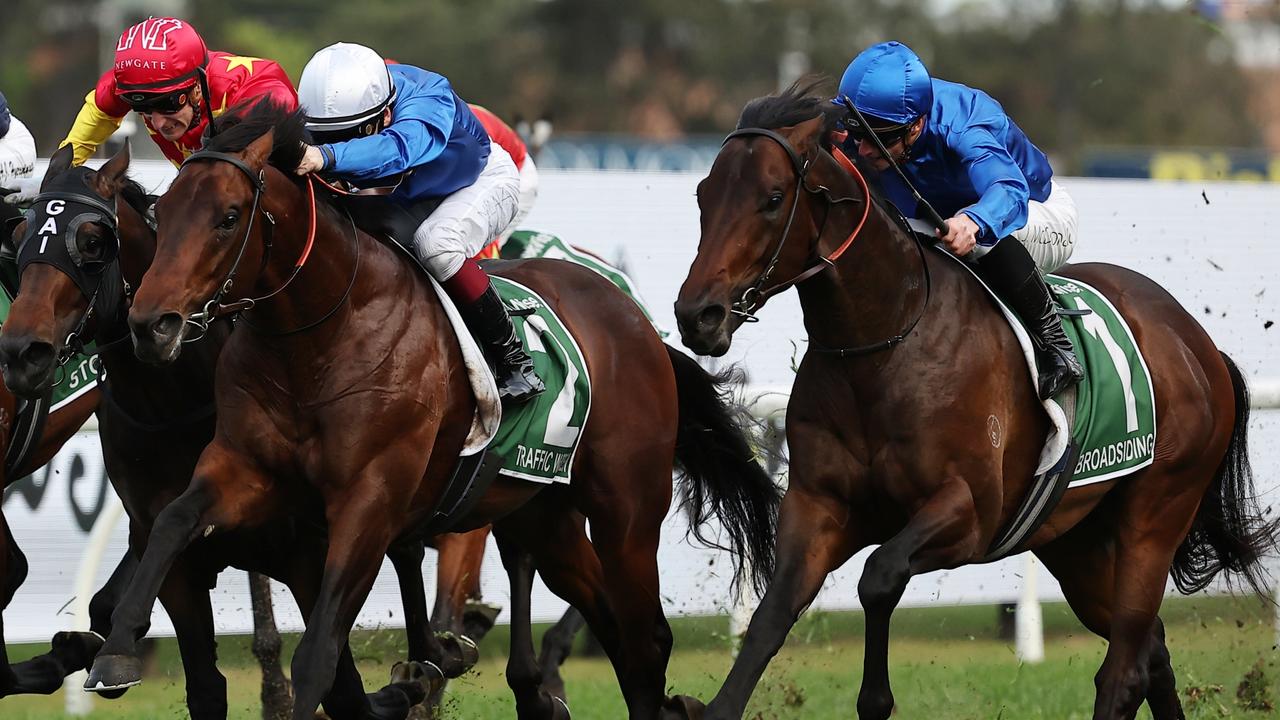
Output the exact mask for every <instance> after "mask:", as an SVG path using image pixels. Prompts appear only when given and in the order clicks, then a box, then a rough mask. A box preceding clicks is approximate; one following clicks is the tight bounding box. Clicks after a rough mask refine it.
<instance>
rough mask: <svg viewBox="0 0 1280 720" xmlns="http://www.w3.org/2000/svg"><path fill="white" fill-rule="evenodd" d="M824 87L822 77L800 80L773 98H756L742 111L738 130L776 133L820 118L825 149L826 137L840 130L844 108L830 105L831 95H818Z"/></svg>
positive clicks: (826, 145) (772, 96) (826, 144)
mask: <svg viewBox="0 0 1280 720" xmlns="http://www.w3.org/2000/svg"><path fill="white" fill-rule="evenodd" d="M826 85H827V79H826V78H825V77H821V76H818V77H808V78H801V79H800V80H797V81H795V82H794V83H792V84H791V87H788V88H787V89H786V90H783V91H782V92H780V93H778V94H776V95H766V96H764V97H759V98H756V99H755V100H752V101H751V102H749V103H747V106H746V107H745V108H743V109H742V115H741V116H740V117H739V118H738V129H739V130H741V129H742V128H748V127H757V128H767V129H769V130H776V129H778V128H782V127H789V126H791V125H798V124H800V123H802V122H805V121H806V120H812V119H814V118H816V117H818V116H822V118H823V120H822V135H823V147H828V143H827V139H826V136H827V134H828V133H830V132H831V131H832V130H835V129H837V128H838V127H839V125H840V120H841V119H842V118H843V117H844V113H845V109H844V108H843V107H840V106H839V105H833V104H832V103H831V96H830V95H829V94H827V93H823V92H820V89H821V88H822V87H824V86H826Z"/></svg>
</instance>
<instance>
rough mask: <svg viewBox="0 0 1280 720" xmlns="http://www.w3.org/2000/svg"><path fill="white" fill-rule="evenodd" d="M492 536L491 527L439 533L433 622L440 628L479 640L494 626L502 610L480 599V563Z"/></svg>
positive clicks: (437, 538)
mask: <svg viewBox="0 0 1280 720" xmlns="http://www.w3.org/2000/svg"><path fill="white" fill-rule="evenodd" d="M488 538H489V528H487V527H483V528H478V529H476V530H472V531H471V532H465V533H445V534H444V535H439V536H437V537H436V549H437V550H438V551H439V552H440V559H439V570H438V574H437V575H436V605H435V609H434V610H433V611H432V613H431V626H432V627H434V628H435V629H436V631H437V632H454V633H462V634H464V635H466V636H467V637H469V638H471V639H472V640H474V641H476V642H479V641H480V639H481V638H483V637H484V636H485V633H487V632H489V630H490V629H492V628H493V621H494V619H495V618H496V617H497V615H498V612H499V611H500V610H499V608H497V607H495V606H493V605H488V604H486V603H483V602H481V600H480V566H481V564H482V563H483V562H484V548H485V543H486V541H487V540H488Z"/></svg>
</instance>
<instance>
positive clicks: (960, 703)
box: [0, 598, 1280, 720]
mask: <svg viewBox="0 0 1280 720" xmlns="http://www.w3.org/2000/svg"><path fill="white" fill-rule="evenodd" d="M996 615H997V611H996V609H994V608H992V607H965V608H921V609H904V610H900V611H898V613H896V614H895V616H894V624H893V643H892V647H891V668H890V672H891V677H892V680H893V687H894V692H895V695H896V697H897V699H898V710H897V714H896V715H895V718H896V719H898V720H912V719H913V718H920V719H922V720H941V719H942V718H947V719H948V720H951V719H963V718H981V719H984V720H986V719H989V718H1003V719H1013V718H1018V719H1022V718H1028V719H1035V718H1044V719H1046V720H1047V719H1052V720H1068V719H1070V718H1088V717H1091V715H1092V712H1091V710H1092V703H1093V674H1094V673H1095V672H1096V671H1097V668H1098V665H1099V664H1100V663H1101V661H1102V656H1103V653H1104V652H1105V650H1106V646H1105V644H1104V643H1103V642H1102V641H1101V640H1099V639H1097V638H1095V637H1093V636H1092V635H1090V634H1089V633H1087V632H1086V631H1084V630H1083V629H1082V628H1081V627H1080V625H1079V624H1078V623H1077V622H1076V621H1075V619H1074V617H1073V616H1071V614H1070V612H1069V611H1068V610H1067V609H1066V607H1065V606H1063V605H1060V604H1050V605H1046V606H1045V607H1044V618H1045V625H1046V648H1045V651H1046V656H1047V659H1046V661H1045V662H1044V663H1041V664H1038V665H1021V664H1020V663H1019V662H1018V661H1017V659H1016V658H1015V657H1014V653H1013V647H1012V645H1011V644H1010V643H1008V642H1004V641H1001V640H999V639H997V638H996V637H995V628H996V622H995V620H996ZM1162 616H1163V617H1164V618H1165V623H1166V626H1167V629H1168V638H1169V647H1170V651H1171V652H1172V654H1173V662H1174V669H1175V671H1176V672H1177V673H1178V682H1179V690H1180V691H1181V693H1182V695H1183V701H1184V704H1185V705H1186V707H1187V711H1188V717H1189V718H1193V719H1195V718H1223V717H1229V718H1263V717H1275V716H1276V713H1275V711H1267V710H1265V709H1256V710H1251V709H1248V708H1247V707H1246V705H1247V704H1248V702H1246V701H1245V700H1241V699H1239V698H1237V690H1238V688H1239V686H1240V685H1241V682H1242V680H1244V678H1245V676H1246V674H1247V673H1249V672H1250V671H1251V670H1252V669H1253V668H1254V667H1255V666H1256V665H1257V663H1258V662H1259V661H1261V666H1260V668H1261V672H1262V675H1263V678H1262V680H1261V681H1257V680H1254V681H1252V682H1250V683H1248V684H1247V685H1246V690H1252V692H1253V695H1252V696H1251V697H1252V699H1251V700H1250V701H1249V702H1252V703H1253V704H1255V705H1262V704H1265V702H1266V701H1267V700H1272V701H1274V700H1275V699H1276V698H1278V697H1280V683H1278V682H1277V680H1280V666H1277V662H1276V661H1277V653H1276V649H1275V646H1274V638H1275V632H1274V629H1273V617H1274V616H1273V609H1272V608H1271V607H1270V606H1267V605H1263V604H1261V603H1260V602H1258V601H1257V600H1254V599H1232V598H1212V599H1209V598H1193V599H1174V600H1170V601H1168V602H1166V604H1165V610H1164V612H1163V613H1162ZM672 625H673V629H674V631H675V636H676V652H675V654H674V655H673V657H672V659H671V665H670V668H669V670H668V672H667V682H668V684H669V686H670V688H671V690H672V691H677V692H681V693H689V694H693V695H695V696H697V697H701V698H703V699H707V698H709V697H710V696H712V695H713V694H714V693H715V691H716V689H717V688H718V687H719V685H720V682H721V681H722V680H723V678H724V675H725V674H726V673H727V671H728V668H729V665H730V664H731V662H732V661H731V658H730V656H729V652H728V646H727V639H726V638H725V636H724V630H725V627H726V620H725V619H724V618H688V619H681V620H676V621H673V623H672ZM539 629H540V630H541V629H543V628H539ZM861 635H862V615H861V614H860V613H811V614H809V615H808V616H806V617H805V618H804V619H802V621H801V622H800V624H798V625H797V627H796V629H795V630H794V631H793V633H792V635H791V639H790V641H789V642H788V644H787V646H786V647H785V648H784V649H783V650H782V652H781V653H779V655H778V657H777V658H775V659H774V661H773V663H772V664H771V665H770V667H769V670H768V671H767V672H766V673H765V676H764V679H763V681H762V683H761V686H760V687H759V688H758V689H757V691H756V694H755V699H754V700H753V702H752V705H751V706H750V709H749V711H748V714H747V717H748V718H761V719H764V718H779V719H783V720H790V719H792V718H795V719H799V718H853V717H855V715H856V713H855V711H854V706H855V702H856V699H857V689H858V682H859V681H860V678H861V665H862V637H861ZM294 641H296V638H290V639H289V641H288V648H287V650H288V649H291V648H292V645H293V642H294ZM506 642H507V634H506V632H505V628H497V629H495V631H494V632H493V633H492V634H491V635H490V636H489V637H488V638H486V640H485V642H484V643H483V645H482V647H481V650H482V653H483V655H484V659H483V660H482V661H481V663H480V665H478V666H477V667H476V669H475V670H474V671H473V672H472V673H471V674H469V675H467V676H466V677H464V678H462V679H461V680H459V681H455V683H454V684H453V685H452V686H451V689H450V693H449V696H448V701H447V704H446V715H445V717H447V718H467V719H468V720H469V719H471V718H478V719H482V720H483V719H487V718H495V719H496V718H504V719H505V718H511V717H514V710H513V705H512V701H511V698H510V694H509V692H508V690H507V687H506V682H505V679H504V677H503V666H504V663H505V658H504V656H505V649H506ZM402 646H403V640H402V638H401V636H400V635H399V634H398V633H395V632H389V631H381V632H360V633H357V634H356V636H355V637H354V640H353V648H354V650H355V654H356V657H357V659H358V660H359V661H360V664H361V670H362V672H364V674H365V678H366V681H367V684H368V685H369V686H370V687H373V686H374V685H376V684H378V683H379V682H380V681H381V680H382V679H383V678H385V677H386V675H387V672H388V670H389V668H390V664H391V662H393V661H394V660H395V659H396V658H398V657H399V655H400V653H402V652H403V647H402ZM40 651H41V648H38V647H35V646H17V647H11V648H10V656H11V657H12V658H14V659H21V658H24V657H28V656H30V655H32V654H35V653H36V652H40ZM220 654H221V658H222V659H221V661H220V666H221V667H222V668H223V669H224V673H225V674H226V675H227V676H228V679H229V686H230V688H231V689H230V695H231V701H230V702H231V717H233V718H254V717H259V716H260V715H259V712H258V710H257V693H258V688H257V672H256V670H255V669H254V668H253V667H252V666H251V663H252V658H251V657H250V655H249V649H248V639H247V638H243V637H228V638H223V640H222V641H221V643H220ZM564 674H565V677H566V681H567V684H568V688H569V699H570V704H571V706H572V707H573V709H574V711H575V717H578V718H617V717H625V709H624V707H623V705H622V700H621V696H620V695H619V693H618V691H617V686H616V681H615V679H614V676H613V671H612V668H611V667H610V666H609V664H608V663H607V662H606V661H604V660H601V659H598V658H584V657H574V658H571V659H570V661H569V662H568V664H567V665H566V666H565V668H564ZM1259 696H1261V697H1259ZM62 707H63V698H62V697H61V695H60V694H59V695H55V696H53V697H36V698H33V697H15V698H6V699H3V700H0V718H4V720H23V719H25V718H61V717H64V716H63V715H62V714H61V712H60V711H61V708H62ZM185 714H186V713H185V708H184V706H183V702H182V676H181V669H180V666H179V664H178V661H177V653H176V648H175V646H174V643H173V642H172V641H169V640H165V641H161V642H159V643H158V649H157V653H156V658H155V662H154V667H153V671H152V674H151V675H150V676H148V678H147V679H146V681H145V682H144V683H143V684H142V686H140V687H137V688H134V689H132V690H130V691H129V693H128V694H127V695H126V696H125V697H124V698H122V699H121V700H117V701H114V702H107V701H97V702H96V703H95V712H94V714H93V715H92V716H91V717H94V718H178V717H184V716H185ZM1139 717H1144V718H1146V717H1150V716H1149V714H1148V713H1146V711H1145V710H1144V711H1143V713H1142V714H1141V715H1140V716H1139Z"/></svg>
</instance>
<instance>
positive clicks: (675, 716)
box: [658, 695, 707, 720]
mask: <svg viewBox="0 0 1280 720" xmlns="http://www.w3.org/2000/svg"><path fill="white" fill-rule="evenodd" d="M706 709H707V707H706V706H705V705H703V704H702V702H701V701H700V700H698V699H697V698H692V697H689V696H688V695H672V696H671V697H669V698H667V701H666V702H664V703H663V704H662V712H661V713H660V714H659V715H658V717H659V718H661V720H701V718H702V713H703V712H704V711H705V710H706Z"/></svg>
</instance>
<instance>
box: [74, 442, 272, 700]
mask: <svg viewBox="0 0 1280 720" xmlns="http://www.w3.org/2000/svg"><path fill="white" fill-rule="evenodd" d="M273 489H274V486H273V484H272V483H271V481H270V479H269V478H267V477H266V476H265V475H263V474H262V473H261V472H259V471H258V470H256V469H255V468H254V467H253V466H252V465H250V464H249V463H248V462H247V461H246V460H244V459H242V458H240V457H239V456H236V455H234V454H233V453H231V452H229V451H228V450H226V449H225V448H223V447H222V446H221V445H219V444H218V442H217V441H216V440H215V441H214V444H212V445H210V446H209V447H207V448H206V449H205V451H204V453H202V454H201V456H200V461H199V463H198V464H197V465H196V470H195V474H194V477H193V479H192V482H191V485H190V486H188V487H187V489H186V491H185V492H183V493H182V495H180V496H178V498H177V499H175V500H174V501H173V502H172V503H170V504H169V505H168V506H166V507H165V509H164V510H162V511H161V512H160V514H159V515H158V516H157V517H156V521H155V523H154V525H153V526H152V528H151V536H150V538H149V540H148V542H147V548H146V551H145V552H144V553H143V556H142V560H141V562H140V563H139V565H138V569H137V571H136V572H135V573H134V576H133V581H132V582H131V583H130V584H129V588H128V589H127V590H126V591H125V593H124V595H123V596H122V597H121V599H120V603H119V604H118V605H117V606H116V609H115V611H114V612H113V613H112V615H111V634H110V636H109V637H108V638H107V641H106V643H104V644H103V647H102V650H101V651H100V652H99V653H98V656H97V658H96V659H95V660H94V662H93V667H92V669H91V670H90V672H89V679H88V680H87V681H86V682H85V688H86V689H89V690H103V689H105V690H114V689H119V688H123V687H128V686H130V685H136V684H138V683H139V682H141V681H142V661H141V660H140V659H139V658H138V657H137V642H138V639H139V638H141V637H142V635H143V633H145V632H146V629H147V627H148V626H149V623H150V618H151V608H152V606H153V605H154V604H155V600H156V597H157V596H158V595H159V594H160V589H161V586H162V585H163V583H164V578H165V575H166V574H167V573H168V571H169V568H170V567H171V566H172V565H173V563H174V562H175V561H176V560H177V558H178V555H179V554H180V553H181V552H182V551H183V550H184V549H185V548H186V547H187V545H188V544H190V543H191V541H192V540H194V539H196V538H197V537H199V536H200V535H209V534H211V533H213V532H214V531H227V530H232V529H235V528H237V527H239V526H242V525H248V524H258V523H261V522H264V521H265V520H266V519H268V518H270V517H271V516H272V515H273V513H274V512H275V510H276V505H277V498H276V497H275V493H274V492H273Z"/></svg>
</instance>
